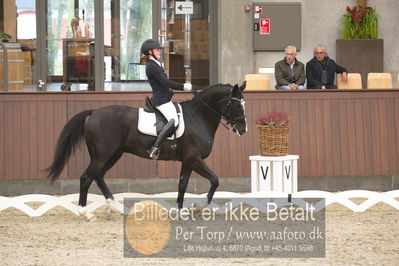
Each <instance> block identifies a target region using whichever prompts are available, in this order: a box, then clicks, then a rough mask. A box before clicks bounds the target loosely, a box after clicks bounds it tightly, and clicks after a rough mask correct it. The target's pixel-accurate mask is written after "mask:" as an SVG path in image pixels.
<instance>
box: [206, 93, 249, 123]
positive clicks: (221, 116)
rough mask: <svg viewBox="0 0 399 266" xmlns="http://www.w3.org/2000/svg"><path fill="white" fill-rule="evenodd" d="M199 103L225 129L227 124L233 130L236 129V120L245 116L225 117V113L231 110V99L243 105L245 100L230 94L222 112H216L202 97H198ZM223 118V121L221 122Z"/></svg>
mask: <svg viewBox="0 0 399 266" xmlns="http://www.w3.org/2000/svg"><path fill="white" fill-rule="evenodd" d="M199 101H200V103H201V104H202V105H204V106H205V107H206V108H207V109H208V110H209V111H211V113H212V114H213V115H214V116H215V117H216V118H217V119H218V120H220V123H221V124H222V125H223V126H224V127H225V128H226V129H227V130H229V125H231V129H232V130H234V129H236V126H237V121H238V120H240V119H243V118H246V116H245V114H244V115H242V116H239V117H235V118H231V117H230V118H227V114H228V113H230V112H231V105H232V102H233V101H238V102H240V104H241V106H244V104H245V101H244V99H239V98H236V97H233V96H231V97H230V100H229V102H228V103H227V105H226V111H225V112H223V113H218V112H217V111H216V110H215V109H213V108H212V107H210V106H209V104H207V103H206V102H205V101H204V100H203V99H201V98H200V99H199ZM223 120H224V121H225V123H223Z"/></svg>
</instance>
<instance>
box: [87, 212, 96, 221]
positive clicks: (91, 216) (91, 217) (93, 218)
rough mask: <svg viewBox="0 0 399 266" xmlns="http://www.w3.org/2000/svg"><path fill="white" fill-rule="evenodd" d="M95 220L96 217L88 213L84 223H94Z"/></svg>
mask: <svg viewBox="0 0 399 266" xmlns="http://www.w3.org/2000/svg"><path fill="white" fill-rule="evenodd" d="M95 220H97V217H96V216H95V215H94V214H92V213H89V214H87V215H86V221H87V222H94V221H95Z"/></svg>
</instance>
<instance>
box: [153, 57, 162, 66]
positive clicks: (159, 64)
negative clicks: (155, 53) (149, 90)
mask: <svg viewBox="0 0 399 266" xmlns="http://www.w3.org/2000/svg"><path fill="white" fill-rule="evenodd" d="M150 60H152V61H155V62H156V63H157V64H158V66H160V67H162V65H161V62H159V61H158V60H156V59H155V58H153V57H151V58H150Z"/></svg>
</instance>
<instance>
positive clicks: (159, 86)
mask: <svg viewBox="0 0 399 266" xmlns="http://www.w3.org/2000/svg"><path fill="white" fill-rule="evenodd" d="M145 73H146V74H147V78H148V82H149V83H150V85H151V88H152V92H153V95H152V98H151V102H152V104H153V105H154V106H159V105H162V104H164V103H167V102H169V101H171V99H172V96H173V91H172V89H174V90H181V91H182V90H183V89H184V86H183V84H180V83H176V82H173V81H171V80H168V78H167V76H166V73H165V70H164V69H163V68H162V67H161V66H160V65H158V63H157V62H155V61H154V60H152V59H149V60H148V62H147V65H146V69H145Z"/></svg>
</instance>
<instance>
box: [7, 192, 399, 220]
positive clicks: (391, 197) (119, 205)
mask: <svg viewBox="0 0 399 266" xmlns="http://www.w3.org/2000/svg"><path fill="white" fill-rule="evenodd" d="M288 196H289V195H288V194H286V193H284V194H282V193H267V195H266V194H265V193H264V192H256V193H233V192H216V193H215V195H214V199H231V200H232V202H233V201H235V202H236V204H237V202H239V201H240V200H242V201H243V202H245V203H246V204H249V205H251V204H254V203H255V202H256V199H261V198H287V200H288V199H289V198H290V199H292V200H293V201H295V204H297V203H298V202H299V203H300V204H297V205H299V206H302V205H304V204H305V203H306V202H305V201H303V200H301V199H324V200H325V201H324V202H323V204H320V205H317V204H316V205H315V208H316V211H319V210H321V209H322V208H324V207H327V206H329V205H331V204H333V203H338V204H341V205H342V206H345V207H347V208H348V209H350V210H352V211H354V212H364V211H366V210H367V209H369V208H370V207H372V206H373V205H375V204H378V203H381V202H382V203H385V204H387V205H389V206H391V207H393V208H395V209H396V210H399V201H398V200H399V190H392V191H387V192H375V191H368V190H348V191H343V192H337V193H332V192H326V191H320V190H306V191H299V192H295V193H292V194H290V197H289V198H288ZM114 198H115V207H116V209H117V210H118V211H120V212H121V213H123V199H124V198H145V199H151V198H154V199H159V198H162V199H165V198H168V199H174V200H176V198H177V192H168V193H161V194H154V195H147V194H141V193H119V194H115V195H114ZM185 198H186V200H185V204H187V203H188V202H189V200H190V198H191V199H204V201H205V200H206V193H204V194H200V195H197V194H190V193H186V194H185ZM359 198H362V199H366V200H364V201H363V202H362V203H360V204H357V203H355V202H354V201H352V200H351V199H359ZM78 199H79V194H70V195H65V196H51V195H42V194H29V195H23V196H16V197H3V196H0V212H2V211H3V210H5V209H8V208H16V209H18V210H20V211H22V212H24V213H25V214H27V215H29V216H31V217H38V216H41V215H43V214H45V213H46V212H48V211H49V210H51V209H53V208H55V207H63V208H65V209H67V210H69V211H71V212H72V213H74V214H76V215H79V213H78V206H77V202H78ZM397 199H398V200H397ZM301 201H302V203H303V204H301ZM26 203H43V204H42V205H41V206H40V207H38V208H36V209H34V208H31V207H30V206H28V205H27V204H26ZM166 204H167V203H166ZM212 204H213V205H214V204H215V203H212ZM212 204H211V206H212ZM104 205H107V202H106V201H105V199H104V196H103V195H97V194H89V195H88V204H87V210H88V211H89V212H93V211H95V210H96V209H98V208H101V207H102V206H104ZM165 207H166V206H165ZM233 207H234V206H233Z"/></svg>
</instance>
